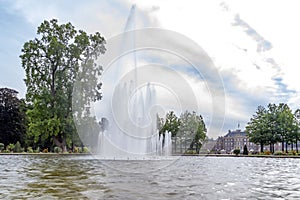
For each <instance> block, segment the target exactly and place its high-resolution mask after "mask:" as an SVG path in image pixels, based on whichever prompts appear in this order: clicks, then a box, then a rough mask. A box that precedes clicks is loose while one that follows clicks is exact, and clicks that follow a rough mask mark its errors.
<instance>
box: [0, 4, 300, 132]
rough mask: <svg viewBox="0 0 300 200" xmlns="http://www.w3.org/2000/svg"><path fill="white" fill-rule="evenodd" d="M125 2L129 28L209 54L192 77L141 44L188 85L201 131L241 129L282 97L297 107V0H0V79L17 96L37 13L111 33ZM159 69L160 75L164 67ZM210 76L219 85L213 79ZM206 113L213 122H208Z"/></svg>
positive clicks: (117, 29)
mask: <svg viewBox="0 0 300 200" xmlns="http://www.w3.org/2000/svg"><path fill="white" fill-rule="evenodd" d="M133 4H136V21H135V24H134V27H135V29H142V28H150V27H152V28H161V29H163V30H168V31H169V33H170V32H173V33H174V34H171V35H170V38H171V39H170V41H171V42H170V44H169V46H170V48H173V46H172V45H174V48H175V47H176V45H177V47H178V45H179V46H180V47H181V49H185V50H187V51H191V52H197V51H196V50H195V49H193V48H198V47H197V45H198V46H199V47H201V48H202V50H203V51H204V52H205V53H206V54H207V57H209V58H210V59H211V62H208V63H207V64H203V65H204V67H203V68H201V73H200V75H204V78H203V77H202V78H201V77H200V78H199V76H198V75H199V74H198V75H197V74H195V73H194V72H195V71H193V69H192V68H189V67H188V65H187V64H186V63H184V62H182V59H178V58H179V57H178V56H177V57H176V56H175V57H174V55H171V54H170V53H166V52H163V53H158V52H157V51H153V52H150V53H149V52H148V54H149V55H151V56H150V57H151V58H152V60H151V62H154V63H156V64H162V65H164V66H169V68H168V67H167V69H171V70H173V71H175V72H176V73H177V72H178V73H180V75H181V77H183V79H184V80H185V81H186V82H187V83H188V85H189V86H190V87H191V88H192V90H193V91H194V94H195V96H196V99H197V100H196V101H197V102H198V104H199V107H200V112H201V113H202V115H203V116H204V118H205V120H206V121H207V123H208V124H210V126H209V132H208V133H209V136H211V137H216V136H219V135H224V134H225V133H226V132H227V130H228V129H231V130H232V129H236V128H237V126H238V124H240V126H241V128H242V129H244V127H245V126H246V124H247V122H248V121H249V119H250V118H251V116H252V115H253V114H254V112H255V110H256V108H257V106H259V105H263V106H267V104H268V103H280V102H283V103H287V104H288V105H289V106H290V107H291V108H292V109H293V110H295V109H297V108H300V106H299V105H300V97H299V92H300V84H299V78H298V76H299V74H298V73H297V72H298V71H299V70H298V65H299V61H298V59H297V58H298V52H299V46H300V37H299V35H300V28H299V25H298V24H299V20H298V19H300V12H298V8H299V6H298V4H299V3H298V1H297V0H294V1H293V0H290V1H283V0H278V1H271V0H264V1H258V0H251V1H250V0H246V1H237V0H221V1H217V0H213V1H204V0H203V1H198V0H186V1H181V0H143V1H137V0H136V1H134V0H122V1H121V0H110V1H108V0H89V1H79V0H75V1H74V0H65V1H59V0H51V1H38V0H26V1H22V0H12V1H9V0H0V16H1V17H0V30H1V31H0V44H1V45H0V59H1V61H2V62H1V63H0V87H9V88H13V89H15V90H17V91H19V97H20V98H23V97H25V94H26V86H25V84H24V81H23V79H24V77H25V73H24V69H23V68H22V66H21V60H20V58H19V55H20V54H21V49H22V46H23V44H24V43H25V42H27V41H28V40H30V39H33V38H35V37H36V36H37V35H36V30H37V27H38V26H39V25H40V24H41V23H42V22H43V20H50V19H52V18H56V19H58V20H59V22H60V23H66V22H71V23H72V24H73V25H74V26H75V27H76V28H77V29H83V30H85V31H87V32H88V33H94V32H96V31H99V32H100V33H101V34H103V36H104V37H105V38H106V39H107V40H108V41H111V40H112V38H114V37H116V36H117V35H118V34H121V33H123V32H124V30H125V29H126V28H125V27H126V23H127V22H128V16H129V14H130V9H131V7H132V5H133ZM127 26H128V24H127ZM127 28H128V27H127ZM131 29H134V28H132V27H131ZM166 35H167V33H166ZM174 35H175V36H176V37H177V36H178V37H180V36H182V38H185V39H186V41H187V42H186V43H185V45H182V44H179V43H178V41H175V40H176V38H175V39H174V38H173V39H172V36H174ZM185 39H183V40H185ZM156 41H158V39H157V40H156ZM161 42H162V43H164V42H165V43H167V40H165V41H161ZM187 44H190V45H191V46H187ZM158 45H159V44H158ZM141 57H142V56H141ZM196 57H197V56H196ZM154 58H155V61H153V60H154ZM192 59H193V58H192ZM147 62H148V63H149V57H148V60H147V58H145V54H144V55H143V57H142V58H141V59H140V65H143V64H147ZM170 66H171V67H170ZM161 70H164V72H162V73H163V74H165V75H166V76H167V73H166V71H167V70H166V69H165V68H162V69H161ZM216 78H217V79H216ZM219 78H220V79H219ZM168 79H169V80H171V78H168ZM216 81H219V82H220V83H221V85H222V87H221V88H219V87H216V86H215V82H216ZM173 82H174V81H173ZM175 82H176V81H175ZM168 84H169V83H166V86H168ZM165 88H167V87H165ZM179 92H183V91H182V90H179V89H178V90H175V93H174V94H175V96H176V93H177V94H178V93H179ZM165 94H170V93H169V92H167V93H165ZM217 94H221V96H220V97H221V98H219V96H218V95H217ZM167 102H168V101H166V104H167ZM175 104H176V103H175ZM181 106H182V105H181ZM183 108H184V105H183ZM213 115H215V116H217V117H213ZM213 120H217V121H220V122H219V123H215V124H214V123H213V122H212V121H213ZM219 129H220V131H219Z"/></svg>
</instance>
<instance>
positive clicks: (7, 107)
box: [0, 88, 26, 145]
mask: <svg viewBox="0 0 300 200" xmlns="http://www.w3.org/2000/svg"><path fill="white" fill-rule="evenodd" d="M17 94H18V92H17V91H16V90H13V89H9V88H0V142H1V143H4V144H5V145H8V144H10V143H13V144H15V143H16V142H17V141H20V142H21V143H22V145H23V144H24V140H25V134H26V115H25V103H24V101H22V100H20V99H18V97H17Z"/></svg>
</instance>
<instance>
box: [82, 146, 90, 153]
mask: <svg viewBox="0 0 300 200" xmlns="http://www.w3.org/2000/svg"><path fill="white" fill-rule="evenodd" d="M89 152H90V151H89V149H88V148H87V147H83V150H82V153H89Z"/></svg>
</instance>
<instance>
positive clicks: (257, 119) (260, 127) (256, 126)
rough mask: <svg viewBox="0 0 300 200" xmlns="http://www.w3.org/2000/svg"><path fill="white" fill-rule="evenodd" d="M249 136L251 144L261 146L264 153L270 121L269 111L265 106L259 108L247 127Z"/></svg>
mask: <svg viewBox="0 0 300 200" xmlns="http://www.w3.org/2000/svg"><path fill="white" fill-rule="evenodd" d="M246 133H247V136H248V137H249V138H250V142H253V143H255V144H259V145H260V151H261V152H263V151H264V145H265V144H267V142H268V121H267V110H266V109H265V108H264V107H263V106H258V108H257V110H256V113H255V114H254V115H253V117H252V118H251V119H250V122H248V124H247V126H246Z"/></svg>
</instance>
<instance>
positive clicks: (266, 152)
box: [264, 151, 272, 155]
mask: <svg viewBox="0 0 300 200" xmlns="http://www.w3.org/2000/svg"><path fill="white" fill-rule="evenodd" d="M264 154H265V155H271V154H272V153H271V151H265V152H264Z"/></svg>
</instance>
